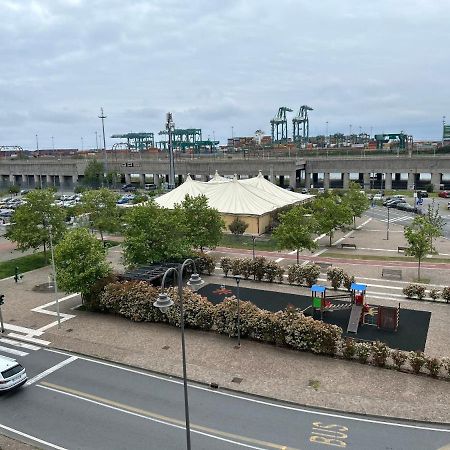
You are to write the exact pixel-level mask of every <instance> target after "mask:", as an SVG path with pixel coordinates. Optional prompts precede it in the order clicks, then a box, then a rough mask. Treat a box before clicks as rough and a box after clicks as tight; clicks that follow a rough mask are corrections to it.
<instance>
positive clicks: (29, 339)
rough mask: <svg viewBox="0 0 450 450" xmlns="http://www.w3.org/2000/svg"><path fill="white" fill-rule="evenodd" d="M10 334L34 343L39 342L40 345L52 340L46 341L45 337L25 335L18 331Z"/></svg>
mask: <svg viewBox="0 0 450 450" xmlns="http://www.w3.org/2000/svg"><path fill="white" fill-rule="evenodd" d="M5 328H6V325H5ZM41 334H42V333H41ZM8 336H10V337H14V338H16V339H20V340H21V341H26V342H32V343H33V344H38V345H48V344H50V341H44V339H37V338H34V337H32V336H30V335H26V336H23V335H21V334H17V333H8Z"/></svg>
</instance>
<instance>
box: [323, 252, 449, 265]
mask: <svg viewBox="0 0 450 450" xmlns="http://www.w3.org/2000/svg"><path fill="white" fill-rule="evenodd" d="M321 256H323V257H327V258H344V259H366V260H371V261H399V262H402V261H412V262H417V260H416V259H414V258H413V257H412V256H375V255H348V254H347V253H335V252H326V253H323V254H322V255H321ZM422 262H423V263H428V262H432V263H450V259H449V258H429V259H427V260H426V261H422Z"/></svg>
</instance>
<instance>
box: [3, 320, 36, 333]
mask: <svg viewBox="0 0 450 450" xmlns="http://www.w3.org/2000/svg"><path fill="white" fill-rule="evenodd" d="M5 329H7V330H11V331H17V332H18V333H23V334H32V335H36V336H40V335H41V334H42V333H39V331H36V330H33V329H32V328H25V327H20V326H18V325H12V324H10V323H5Z"/></svg>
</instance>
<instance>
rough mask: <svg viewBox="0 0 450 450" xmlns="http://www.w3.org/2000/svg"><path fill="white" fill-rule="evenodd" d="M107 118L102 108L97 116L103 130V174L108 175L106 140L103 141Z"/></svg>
mask: <svg viewBox="0 0 450 450" xmlns="http://www.w3.org/2000/svg"><path fill="white" fill-rule="evenodd" d="M106 117H107V116H105V114H104V112H103V108H100V115H99V116H98V118H99V119H102V130H103V151H104V152H105V155H104V156H105V173H106V175H108V154H107V153H106V139H105V119H106Z"/></svg>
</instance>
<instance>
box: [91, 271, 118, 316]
mask: <svg viewBox="0 0 450 450" xmlns="http://www.w3.org/2000/svg"><path fill="white" fill-rule="evenodd" d="M116 281H117V276H116V275H113V274H111V275H108V276H106V277H104V278H100V279H99V280H97V281H96V282H95V283H94V284H93V285H92V287H91V290H90V291H89V292H88V293H87V294H84V295H83V306H84V307H85V308H86V310H88V311H95V312H101V311H106V308H105V307H104V306H103V305H102V304H101V296H102V293H103V291H104V290H105V288H106V286H107V285H108V284H110V283H114V282H116Z"/></svg>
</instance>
